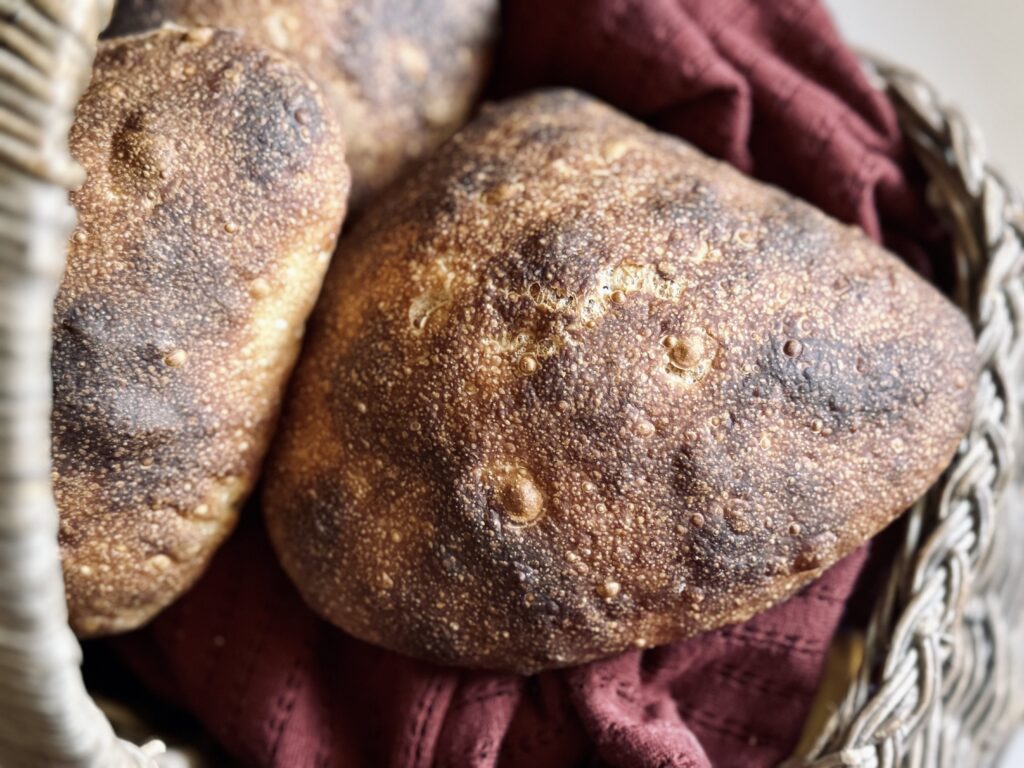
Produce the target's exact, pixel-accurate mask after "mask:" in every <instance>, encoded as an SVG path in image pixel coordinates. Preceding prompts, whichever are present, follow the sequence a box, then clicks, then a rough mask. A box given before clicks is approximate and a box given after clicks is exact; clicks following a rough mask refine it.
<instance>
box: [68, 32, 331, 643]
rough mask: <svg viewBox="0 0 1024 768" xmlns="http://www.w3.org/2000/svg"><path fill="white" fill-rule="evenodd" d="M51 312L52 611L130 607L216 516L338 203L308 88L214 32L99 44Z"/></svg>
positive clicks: (125, 624)
mask: <svg viewBox="0 0 1024 768" xmlns="http://www.w3.org/2000/svg"><path fill="white" fill-rule="evenodd" d="M71 150H72V153H73V155H74V157H75V158H76V159H77V160H78V162H80V163H81V164H82V165H83V166H84V167H85V170H86V172H87V181H86V183H85V185H84V186H83V187H82V188H81V189H79V190H78V191H76V192H75V193H73V195H72V202H73V203H74V206H75V208H76V210H77V212H78V222H79V223H78V228H77V229H76V230H75V233H74V236H73V238H72V240H71V244H70V247H69V252H68V263H67V271H66V273H65V275H64V278H63V281H62V283H61V286H60V292H59V295H58V297H57V302H56V316H55V320H54V337H53V338H54V350H53V384H54V411H53V419H52V425H53V463H54V481H55V492H56V498H57V505H58V507H59V510H60V517H61V527H60V545H61V553H62V556H63V562H64V570H65V581H66V585H67V593H68V607H69V610H70V616H71V622H72V625H73V627H74V628H75V630H76V631H78V632H79V633H80V634H82V635H95V634H101V633H108V632H114V631H120V630H126V629H130V628H132V627H135V626H138V625H139V624H140V623H142V622H144V621H146V620H147V619H148V618H150V617H151V616H152V615H153V614H154V613H156V612H157V611H158V610H159V609H160V608H162V607H163V606H165V605H166V604H167V603H169V602H170V601H171V600H173V599H174V598H175V597H176V596H177V595H178V594H180V593H181V592H182V591H183V590H185V589H186V588H187V587H188V586H189V585H190V584H191V583H192V582H193V581H194V580H195V579H196V578H197V577H198V576H199V574H200V573H201V571H202V569H203V567H204V566H205V564H206V563H207V561H208V560H209V558H210V556H211V555H212V553H213V551H214V550H215V549H216V547H217V545H218V544H219V543H220V542H221V540H222V539H223V538H224V536H225V535H226V534H227V533H228V532H229V531H230V530H231V528H232V526H233V525H234V523H235V519H236V517H237V513H238V507H239V504H240V503H241V502H242V500H243V499H244V497H245V496H246V494H247V493H248V492H249V490H250V489H251V488H252V486H253V484H254V482H255V477H256V473H257V469H258V467H259V465H260V461H261V459H262V457H263V454H264V452H265V449H266V446H267V443H268V440H269V437H270V432H271V429H272V427H273V425H274V423H275V419H276V414H277V411H278V406H279V401H280V399H281V394H282V389H283V386H284V383H285V380H286V378H287V376H288V374H289V372H290V370H291V367H292V365H293V363H294V360H295V357H296V355H297V353H298V349H299V344H300V340H301V337H302V334H303V327H304V324H305V320H306V317H307V315H308V313H309V311H310V310H311V308H312V305H313V302H314V300H315V298H316V296H317V292H318V290H319V288H320V284H321V282H322V278H323V275H324V272H325V271H326V267H327V264H328V260H329V256H330V254H331V252H332V249H333V247H334V245H335V240H336V238H337V233H338V230H339V228H340V226H341V221H342V219H343V217H344V212H345V200H346V196H347V190H348V171H347V169H346V167H345V163H344V142H343V140H342V138H341V136H340V132H339V130H338V127H337V125H336V123H335V121H334V118H333V116H332V114H331V112H330V110H329V109H328V108H327V107H326V105H325V101H324V98H323V96H322V95H321V93H320V91H319V90H318V88H317V86H316V85H315V84H314V83H313V81H312V80H311V79H310V78H309V77H308V75H306V74H305V73H304V72H303V71H302V70H300V69H299V68H298V67H296V66H295V65H293V64H291V63H289V62H288V61H286V60H285V59H284V58H283V57H281V56H280V55H278V54H276V53H272V52H269V51H268V50H266V49H263V48H259V47H256V46H254V45H253V44H251V43H248V42H245V41H243V40H242V39H241V38H239V36H238V35H236V34H233V33H227V32H214V31H212V30H192V31H189V32H184V31H175V30H167V31H162V32H157V33H154V34H150V35H145V36H140V37H132V38H125V39H122V40H117V41H111V42H105V43H103V44H101V46H100V49H99V53H98V56H97V59H96V65H95V69H94V72H93V80H92V84H91V85H90V86H89V89H88V91H87V92H86V94H85V96H84V97H83V99H82V101H81V103H80V104H79V106H78V110H77V112H76V116H75V122H74V126H73V127H72V130H71Z"/></svg>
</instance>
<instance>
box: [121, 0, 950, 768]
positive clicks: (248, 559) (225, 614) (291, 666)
mask: <svg viewBox="0 0 1024 768" xmlns="http://www.w3.org/2000/svg"><path fill="white" fill-rule="evenodd" d="M503 15H504V37H503V41H502V44H501V51H500V54H499V57H498V72H497V75H496V78H495V84H494V86H495V88H496V92H497V93H498V94H507V93H513V92H517V91H520V90H523V89H526V88H530V87H534V86H539V85H572V86H575V87H579V88H582V89H584V90H587V91H590V92H592V93H594V94H596V95H598V96H600V97H602V98H604V99H605V100H607V101H609V102H611V103H613V104H615V105H617V106H619V107H620V108H622V109H624V110H626V111H628V112H630V113H632V114H634V115H636V116H638V117H640V118H642V119H644V120H646V121H648V122H649V123H651V124H652V125H655V126H656V127H658V128H660V129H663V130H665V131H670V132H673V133H676V134H678V135H680V136H683V137H684V138H686V139H688V140H690V141H691V142H693V143H695V144H697V145H698V146H700V147H701V148H703V149H704V150H706V151H708V152H710V153H712V154H715V155H717V156H719V157H722V158H725V159H727V160H728V161H730V162H732V163H734V164H735V165H737V166H738V167H740V168H741V169H743V170H745V171H747V172H749V173H752V174H754V175H756V176H759V177H761V178H764V179H767V180H770V181H772V182H774V183H777V184H779V185H781V186H783V187H785V188H787V189H789V190H791V191H792V192H794V193H796V194H799V195H801V196H803V197H805V198H807V199H809V200H811V201H812V202H814V203H815V204H817V205H818V206H819V207H821V208H823V209H824V210H826V211H828V212H829V213H831V214H833V215H835V216H837V217H838V218H840V219H843V220H845V221H848V222H854V223H857V224H860V225H861V226H862V227H864V229H865V230H867V231H868V232H869V233H870V234H871V235H872V236H874V237H877V238H883V237H884V239H885V240H886V241H887V242H888V243H890V244H891V245H893V246H894V247H897V248H898V249H899V250H900V251H901V252H902V253H904V254H905V255H907V256H908V257H909V258H911V259H912V260H914V261H915V263H916V264H917V266H918V267H919V268H922V269H925V268H926V267H927V264H926V262H924V261H923V260H922V258H921V254H923V253H925V252H927V249H928V248H929V247H930V246H931V245H932V241H931V238H932V235H933V230H932V228H931V223H930V221H929V219H928V218H927V217H926V216H925V215H924V214H923V212H922V209H921V206H920V203H919V200H920V191H919V190H918V189H916V188H915V186H914V183H913V179H912V176H911V175H910V172H909V171H908V166H907V164H906V162H905V158H904V154H903V150H902V148H901V143H900V138H899V134H898V130H897V126H896V121H895V118H894V115H893V112H892V110H891V108H890V106H889V105H888V103H887V102H886V101H885V100H884V99H883V98H882V97H881V96H880V95H879V94H877V93H876V92H874V91H873V90H871V89H870V88H869V87H868V85H867V83H866V82H865V80H864V78H863V76H862V74H861V72H860V70H859V68H858V64H857V61H856V59H855V58H854V57H853V56H852V55H851V53H850V52H849V51H848V50H847V49H846V48H845V47H844V46H843V44H842V43H841V42H840V40H839V39H838V37H837V35H836V33H835V31H834V30H833V28H832V26H831V24H830V22H829V20H828V18H827V17H826V15H825V13H824V11H823V10H822V8H821V7H820V6H819V5H818V4H817V3H816V2H812V1H811V0H777V1H776V2H767V1H766V0H586V1H584V0H562V1H561V2H559V1H555V0H510V1H509V2H507V3H506V4H505V7H504V13H503ZM863 560H864V556H863V553H862V552H861V553H857V554H855V555H852V556H851V557H849V558H847V560H845V561H844V562H842V563H840V564H839V565H837V566H836V567H835V568H833V569H832V570H831V571H829V572H828V573H827V574H825V575H824V576H823V577H822V578H821V579H820V580H819V581H817V582H816V583H814V584H813V585H811V586H810V587H808V588H807V589H805V590H804V591H803V592H801V593H800V594H799V595H797V596H796V597H794V598H792V599H791V600H789V601H788V602H786V603H784V604H782V605H778V606H776V607H775V608H773V609H772V610H770V611H767V612H766V613H763V614H761V615H760V616H757V617H755V618H753V619H751V620H750V621H748V622H746V623H745V624H742V625H739V626H734V627H729V628H725V629H721V630H718V631H716V632H712V633H708V634H706V635H703V636H700V637H697V638H693V639H691V640H688V641H684V642H679V643H676V644H673V645H670V646H667V647H664V648H658V649H653V650H647V651H643V652H641V651H638V650H637V651H630V652H627V653H624V654H622V655H620V656H618V657H615V658H611V659H607V660H604V661H600V662H596V663H592V664H588V665H585V666H582V667H579V668H575V669H569V670H562V671H555V672H548V673H544V674H540V675H537V676H534V677H530V678H520V677H515V676H510V675H498V674H486V673H479V672H465V671H459V670H454V669H445V668H439V667H435V666H432V665H429V664H425V663H422V662H417V661H415V660H412V659H408V658H404V657H402V656H399V655H397V654H394V653H390V652H387V651H384V650H380V649H377V648H374V647H371V646H369V645H366V644H364V643H361V642H359V641H356V640H354V639H352V638H350V637H348V636H346V635H345V634H344V633H342V632H340V631H339V630H337V629H334V628H333V627H331V626H329V625H327V624H326V623H324V622H322V621H320V620H318V619H317V618H316V617H315V616H314V615H313V614H312V613H311V612H310V611H309V610H308V609H307V608H306V607H305V606H304V605H303V604H302V602H301V600H300V599H299V597H298V595H297V593H296V592H295V591H294V589H293V588H292V587H291V585H290V584H289V583H288V581H287V580H286V578H285V577H284V575H283V574H282V572H281V571H280V569H279V567H278V566H277V564H276V561H275V559H274V557H273V553H272V551H271V550H270V547H269V545H268V543H267V541H266V536H265V533H264V531H263V527H262V525H261V523H260V520H259V516H258V513H250V515H249V518H248V519H247V520H246V522H245V523H244V524H243V525H242V528H241V529H240V530H239V532H238V533H237V534H236V535H235V536H234V537H233V538H232V539H231V540H230V541H229V542H228V543H227V544H226V545H225V547H224V549H223V550H222V551H221V553H220V554H219V555H218V556H217V558H216V560H215V562H214V565H213V566H212V568H211V569H210V571H209V573H208V574H207V575H206V576H205V577H204V579H203V580H202V581H201V582H200V584H199V585H198V586H197V587H196V588H195V589H194V590H193V591H192V592H190V593H189V594H188V595H186V596H185V597H184V598H183V599H182V600H181V601H179V602H178V603H177V604H176V605H175V606H173V607H172V608H170V609H169V610H168V611H166V612H165V613H164V614H163V615H162V616H161V617H160V618H158V619H157V620H156V621H155V622H154V623H153V624H152V625H151V626H150V627H149V628H147V629H145V630H143V631H141V632H138V633H135V634H134V635H132V636H129V637H126V638H122V639H121V640H119V641H118V642H117V648H118V650H119V651H120V652H121V653H122V655H123V657H124V658H125V659H127V660H128V661H129V662H130V664H131V665H132V667H133V668H134V669H135V670H136V671H137V672H138V673H139V674H140V675H141V677H142V678H143V679H144V680H146V681H148V683H149V684H150V685H151V686H152V687H154V688H155V689H157V690H158V691H160V692H162V693H163V694H164V695H165V696H167V697H168V698H170V699H172V700H173V701H175V702H178V703H180V704H181V705H182V706H184V707H186V708H187V709H189V710H190V711H191V712H193V713H194V714H195V715H196V716H197V717H198V718H199V719H200V720H201V721H202V722H203V723H204V724H205V725H206V726H207V727H208V728H209V730H210V732H211V734H212V735H213V736H214V737H215V738H217V739H218V740H219V741H220V742H221V743H222V744H223V745H224V746H225V748H227V749H228V750H229V751H230V752H231V753H233V754H235V755H237V756H238V757H240V758H241V759H243V760H244V761H245V762H246V763H247V764H252V765H256V766H274V767H275V768H326V767H327V766H337V767H338V768H378V767H384V768H391V767H393V768H427V767H428V766H438V767H443V766H451V767H452V768H483V767H484V766H495V767H498V768H515V767H517V766H524V767H525V768H547V767H550V768H569V767H570V766H622V767H625V768H633V767H635V768H655V766H658V767H661V766H680V767H683V768H686V767H687V766H690V767H694V768H696V767H700V768H704V767H706V766H711V765H715V766H738V767H739V766H742V767H743V768H756V767H757V766H768V765H773V764H775V763H777V762H778V761H779V760H781V759H782V758H783V757H785V756H786V755H787V753H788V752H789V751H790V750H791V749H792V748H793V746H794V744H795V743H796V740H797V738H798V736H799V734H800V731H801V727H802V724H803V721H804V718H805V716H806V713H807V709H808V706H809V703H810V700H811V697H812V695H813V692H814V691H815V689H816V685H817V683H818V679H819V676H820V673H821V668H822V662H823V659H824V654H825V650H826V648H827V646H828V643H829V640H830V638H831V636H832V634H833V632H834V631H835V627H836V625H837V623H838V621H839V619H840V617H841V616H842V613H843V609H844V603H845V601H846V599H847V597H848V596H849V594H850V592H851V590H852V588H853V584H854V582H855V580H856V578H857V574H858V571H859V570H860V568H861V565H862V563H863Z"/></svg>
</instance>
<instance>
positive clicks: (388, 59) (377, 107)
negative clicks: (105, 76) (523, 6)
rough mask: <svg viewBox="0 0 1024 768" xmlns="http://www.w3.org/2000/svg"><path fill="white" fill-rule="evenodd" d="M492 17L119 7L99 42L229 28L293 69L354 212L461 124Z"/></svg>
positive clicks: (151, 1) (150, 4)
mask: <svg viewBox="0 0 1024 768" xmlns="http://www.w3.org/2000/svg"><path fill="white" fill-rule="evenodd" d="M497 15H498V3H497V0H418V1H417V2H408V0H405V1H402V0H372V1H370V2H367V0H120V2H119V3H118V5H117V9H116V11H115V14H114V20H113V23H112V24H111V27H110V29H109V30H108V34H111V35H117V34H123V33H125V32H138V31H142V30H145V29H153V28H156V27H159V26H160V25H161V24H163V23H167V22H172V23H176V24H180V25H183V26H197V25H198V26H211V27H230V28H236V29H239V30H242V31H244V32H245V33H246V34H247V35H249V36H251V37H252V38H253V39H254V40H259V41H260V42H262V43H264V44H266V45H270V46H273V47H274V48H276V49H277V50H279V51H281V52H283V53H285V54H286V55H288V56H289V57H290V58H292V59H293V60H294V61H297V62H299V63H300V64H302V65H303V66H304V67H306V68H307V69H308V71H309V72H310V74H312V75H313V76H314V77H315V78H316V79H317V81H318V82H319V83H320V84H321V86H323V88H324V91H325V93H326V94H327V96H328V100H329V101H330V103H331V104H332V106H333V107H334V108H335V110H336V111H337V113H338V116H339V118H340V119H341V124H342V130H343V131H344V134H345V140H346V142H347V143H348V162H349V165H350V166H351V168H352V179H353V184H352V207H353V208H356V207H361V206H362V205H363V204H364V203H365V202H366V201H367V200H368V199H369V198H370V197H371V196H372V195H373V194H375V193H376V192H377V191H379V190H380V189H381V188H383V187H384V186H385V185H386V184H387V183H388V182H390V181H391V180H392V179H394V178H395V177H396V176H398V175H399V174H400V173H402V171H404V170H406V169H407V168H408V167H410V166H411V165H412V164H413V163H415V161H417V160H418V159H420V158H422V157H424V156H425V155H426V154H427V153H429V152H430V151H432V150H433V149H434V148H436V147H437V146H438V145H439V144H440V143H441V142H442V141H444V139H446V138H448V136H450V135H451V134H452V133H454V132H455V131H456V130H457V129H458V128H459V127H461V125H462V124H463V123H464V122H465V121H466V118H467V116H468V115H469V112H470V110H471V109H472V108H473V106H474V104H475V102H476V99H477V96H478V95H479V92H480V89H481V88H482V86H483V83H484V80H485V79H486V77H487V74H488V72H489V69H490V59H491V49H492V47H493V43H494V39H495V34H496V28H497Z"/></svg>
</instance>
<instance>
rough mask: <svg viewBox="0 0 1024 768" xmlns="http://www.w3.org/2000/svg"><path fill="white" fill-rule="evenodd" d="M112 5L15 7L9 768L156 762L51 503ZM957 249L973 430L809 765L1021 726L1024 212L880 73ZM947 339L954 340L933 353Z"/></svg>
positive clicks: (951, 757) (915, 759) (5, 149)
mask: <svg viewBox="0 0 1024 768" xmlns="http://www.w3.org/2000/svg"><path fill="white" fill-rule="evenodd" d="M112 2H113V0H0V274H2V279H0V462H2V464H0V766H3V767H4V768H21V767H22V766H25V767H26V768H34V767H35V766H83V767H84V766H89V767H96V768H99V767H102V768H120V767H121V766H154V765H156V764H157V763H158V759H157V758H156V757H155V754H156V753H157V752H159V751H160V747H161V745H159V744H154V745H150V746H149V747H147V748H145V749H138V748H136V747H134V746H132V745H130V744H127V743H125V742H122V741H119V740H118V739H117V738H116V737H115V736H114V734H113V731H112V729H111V727H110V725H109V723H108V722H107V720H106V719H105V718H104V716H103V715H102V714H101V713H100V711H99V710H98V709H97V707H96V706H95V705H94V704H93V703H92V701H91V700H90V699H89V696H88V693H87V692H86V691H85V688H84V686H83V684H82V680H81V675H80V673H79V664H80V661H81V651H80V649H79V647H78V645H77V643H76V641H75V638H74V636H73V635H72V633H71V631H70V630H69V629H68V627H67V624H66V610H65V605H64V591H63V580H62V578H61V573H60V560H59V552H58V549H57V525H58V520H57V511H56V508H55V506H54V502H53V497H52V493H51V489H50V466H49V448H50V439H49V408H50V370H49V355H50V334H51V329H50V325H51V322H52V317H51V309H52V301H53V297H54V295H55V294H56V290H57V287H58V284H59V280H60V274H61V272H62V269H63V260H64V254H65V247H66V246H65V244H66V238H67V237H68V236H69V234H70V232H71V230H72V224H73V221H74V215H73V211H72V210H71V208H70V206H69V205H68V203H67V197H66V190H67V189H69V188H71V187H73V186H74V185H75V184H77V183H79V182H80V181H81V171H80V169H78V168H77V166H76V165H75V164H74V162H73V161H72V160H71V158H70V157H69V155H68V151H67V132H68V128H69V126H70V121H71V115H72V112H73V109H74V105H75V103H76V101H77V99H78V97H79V96H80V94H81V90H82V88H83V87H84V85H85V82H86V80H87V77H88V74H89V69H90V64H91V61H92V54H93V50H94V46H95V40H96V38H97V35H98V33H99V31H100V29H102V27H103V26H104V24H105V22H106V21H107V19H109V15H110V11H111V5H112ZM876 71H877V73H878V75H879V76H880V77H881V78H882V79H883V80H884V81H885V82H886V83H887V85H888V88H889V92H890V95H891V97H892V99H893V101H894V103H895V104H896V106H897V109H898V112H899V115H900V120H901V123H902V125H903V128H904V131H905V132H906V134H907V136H908V137H909V139H910V141H911V143H912V145H913V147H914V149H915V150H916V152H917V153H918V155H919V157H920V159H921V162H922V164H923V165H924V167H925V169H926V171H927V172H928V175H929V178H930V181H931V186H930V192H929V194H930V198H931V202H932V203H933V204H934V205H935V207H936V208H937V209H938V210H939V211H940V212H941V213H942V214H943V215H944V216H945V217H946V219H947V222H948V225H949V228H950V231H951V232H952V234H953V237H954V243H955V248H956V255H957V260H958V269H959V273H958V275H957V285H956V291H955V297H954V298H955V299H956V301H957V302H958V303H959V304H960V306H961V307H962V308H963V309H964V310H965V311H966V312H967V313H968V315H969V317H970V318H971V319H972V321H973V323H974V327H975V331H976V334H977V338H978V362H979V393H978V399H977V407H976V412H975V418H974V422H973V425H972V428H971V431H970V434H969V435H968V436H967V438H965V440H964V442H963V444H962V446H961V448H960V451H959V453H958V455H957V457H956V459H955V460H954V462H953V464H952V466H951V467H950V469H949V470H948V471H947V473H946V474H945V475H944V477H943V478H942V479H941V480H940V482H939V483H937V484H936V485H935V486H934V487H933V488H932V490H931V491H930V492H929V494H928V495H927V496H926V497H925V498H924V499H922V500H921V501H920V502H919V503H918V504H917V505H916V507H915V509H914V510H913V511H912V512H911V513H910V514H909V516H908V517H907V518H906V520H905V521H904V526H905V533H904V535H903V546H902V550H901V552H900V555H899V557H898V558H897V561H896V563H895V564H894V566H893V570H892V574H891V577H890V579H889V581H888V584H887V588H886V590H885V592H884V594H882V595H880V596H879V600H878V603H877V606H876V611H875V615H874V618H873V620H872V623H871V626H870V628H869V634H868V639H867V640H868V642H867V652H866V655H865V662H864V665H863V668H862V670H861V672H860V675H859V677H858V679H857V680H856V682H855V684H854V685H853V686H851V688H850V690H849V691H848V693H847V696H846V698H845V700H844V702H843V703H842V706H841V707H840V708H839V709H838V711H837V712H836V713H835V715H834V717H833V718H832V720H831V722H830V723H829V725H828V727H827V728H826V730H825V732H824V733H823V734H821V737H820V739H819V740H818V742H817V745H816V746H815V748H814V749H813V753H812V754H811V755H810V756H803V757H800V758H794V759H793V760H792V761H790V763H789V765H792V766H808V767H809V766H813V767H814V768H831V767H835V766H849V767H850V768H881V767H883V766H884V767H886V768H888V767H889V766H908V767H909V766H929V767H933V766H934V767H937V768H938V767H941V768H946V767H947V766H948V767H952V766H982V765H988V764H991V762H992V760H993V759H994V757H995V755H996V754H997V753H998V751H999V749H1000V747H1001V746H1002V745H1003V744H1004V743H1005V741H1006V739H1007V737H1008V735H1009V733H1010V730H1011V729H1012V728H1013V727H1015V726H1016V725H1017V724H1019V723H1020V721H1021V717H1022V715H1024V695H1022V694H1021V693H1020V692H1018V691H1016V690H1015V689H1014V687H1013V681H1014V680H1016V679H1019V678H1020V673H1021V657H1022V656H1024V621H1022V610H1021V609H1022V602H1024V594H1022V589H1024V587H1022V583H1021V577H1022V576H1024V573H1022V571H1024V556H1022V555H1021V553H1022V552H1024V520H1022V519H1021V511H1022V510H1020V509H1019V507H1018V506H1016V505H1018V504H1019V502H1018V499H1019V498H1020V494H1021V491H1020V490H1019V488H1017V487H1015V486H1017V484H1018V481H1019V478H1018V477H1017V470H1016V461H1017V457H1018V456H1019V455H1020V451H1021V450H1022V448H1024V445H1022V443H1024V440H1022V423H1021V396H1022V391H1021V389H1022V381H1024V370H1022V369H1024V282H1022V270H1024V213H1022V210H1024V209H1022V207H1021V204H1020V202H1019V200H1018V199H1017V198H1016V196H1015V195H1014V194H1013V192H1012V191H1011V190H1010V188H1009V187H1008V186H1007V185H1006V184H1005V183H1004V182H1003V181H1002V180H1001V179H1000V178H999V176H998V175H997V174H995V173H994V172H992V171H991V170H990V169H988V168H987V167H986V165H985V161H984V152H983V149H982V146H981V142H980V140H979V138H978V137H977V135H976V133H975V132H974V131H973V130H972V129H971V127H970V125H969V123H968V122H967V121H966V120H965V119H964V118H963V117H962V116H961V115H960V114H959V113H957V112H956V111H955V110H953V109H949V108H946V107H945V106H944V105H943V104H942V102H941V101H940V99H939V98H938V97H937V95H936V94H935V92H934V91H933V90H931V89H930V88H929V87H928V86H927V85H926V84H925V83H924V82H923V81H921V80H920V79H919V78H917V77H916V76H914V75H912V74H910V73H908V72H906V71H904V70H900V69H898V68H895V67H892V66H889V65H883V64H879V65H877V67H876ZM936 343H942V340H941V339H936Z"/></svg>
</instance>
